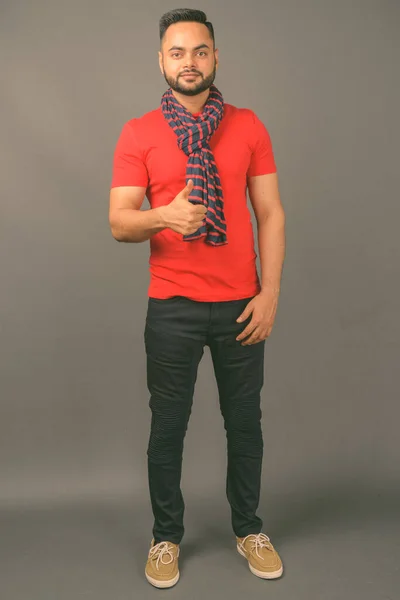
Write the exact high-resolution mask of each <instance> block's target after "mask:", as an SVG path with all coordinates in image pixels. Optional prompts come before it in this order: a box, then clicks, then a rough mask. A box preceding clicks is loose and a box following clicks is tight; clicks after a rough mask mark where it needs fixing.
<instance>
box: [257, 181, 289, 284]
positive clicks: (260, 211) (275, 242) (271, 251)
mask: <svg viewBox="0 0 400 600" xmlns="http://www.w3.org/2000/svg"><path fill="white" fill-rule="evenodd" d="M248 188H249V197H250V201H251V203H252V206H253V209H254V214H255V217H256V220H257V230H258V248H259V254H260V263H261V290H264V289H266V288H274V289H275V290H276V291H279V289H280V280H281V275H282V268H283V261H284V258H285V213H284V210H283V206H282V204H281V200H280V195H279V187H278V176H277V173H269V174H267V175H258V176H256V177H249V179H248Z"/></svg>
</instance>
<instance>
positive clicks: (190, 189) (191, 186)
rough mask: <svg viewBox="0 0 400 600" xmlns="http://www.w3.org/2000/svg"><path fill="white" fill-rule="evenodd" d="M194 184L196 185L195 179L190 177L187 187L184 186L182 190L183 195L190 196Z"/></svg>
mask: <svg viewBox="0 0 400 600" xmlns="http://www.w3.org/2000/svg"><path fill="white" fill-rule="evenodd" d="M193 186H194V184H193V179H189V181H188V182H187V185H186V187H185V188H183V190H182V192H183V195H184V196H185V198H189V195H190V192H191V191H192V189H193Z"/></svg>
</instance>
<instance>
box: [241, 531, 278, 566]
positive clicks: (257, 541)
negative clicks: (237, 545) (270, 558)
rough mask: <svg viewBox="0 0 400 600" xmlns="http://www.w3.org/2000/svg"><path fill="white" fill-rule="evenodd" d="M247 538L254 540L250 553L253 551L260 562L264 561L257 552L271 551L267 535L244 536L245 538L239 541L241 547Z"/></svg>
mask: <svg viewBox="0 0 400 600" xmlns="http://www.w3.org/2000/svg"><path fill="white" fill-rule="evenodd" d="M249 538H254V540H253V544H252V546H251V548H250V551H251V552H252V551H253V550H255V551H256V554H257V556H258V557H259V558H261V559H262V560H264V557H263V556H261V555H260V554H259V552H258V550H261V548H268V550H273V546H272V543H271V540H270V539H269V537H268V536H267V535H265V533H258V534H257V535H256V534H255V533H251V534H250V535H246V537H245V538H243V540H242V541H241V545H242V546H244V543H245V541H246V540H247V539H249Z"/></svg>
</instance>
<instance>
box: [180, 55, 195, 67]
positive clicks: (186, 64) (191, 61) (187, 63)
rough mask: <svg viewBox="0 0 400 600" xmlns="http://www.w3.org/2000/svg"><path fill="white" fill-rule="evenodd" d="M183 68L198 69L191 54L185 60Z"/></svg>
mask: <svg viewBox="0 0 400 600" xmlns="http://www.w3.org/2000/svg"><path fill="white" fill-rule="evenodd" d="M183 65H184V66H183V70H184V71H193V70H194V71H197V69H196V61H195V60H194V58H193V56H192V55H190V54H189V56H188V57H187V58H186V59H185V60H184V62H183Z"/></svg>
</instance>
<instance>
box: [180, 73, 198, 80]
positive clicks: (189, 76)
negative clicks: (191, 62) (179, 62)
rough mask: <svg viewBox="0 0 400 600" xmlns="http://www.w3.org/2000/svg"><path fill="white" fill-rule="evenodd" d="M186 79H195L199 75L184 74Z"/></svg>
mask: <svg viewBox="0 0 400 600" xmlns="http://www.w3.org/2000/svg"><path fill="white" fill-rule="evenodd" d="M181 77H183V78H184V79H193V77H198V74H197V73H184V74H183V75H181Z"/></svg>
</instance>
